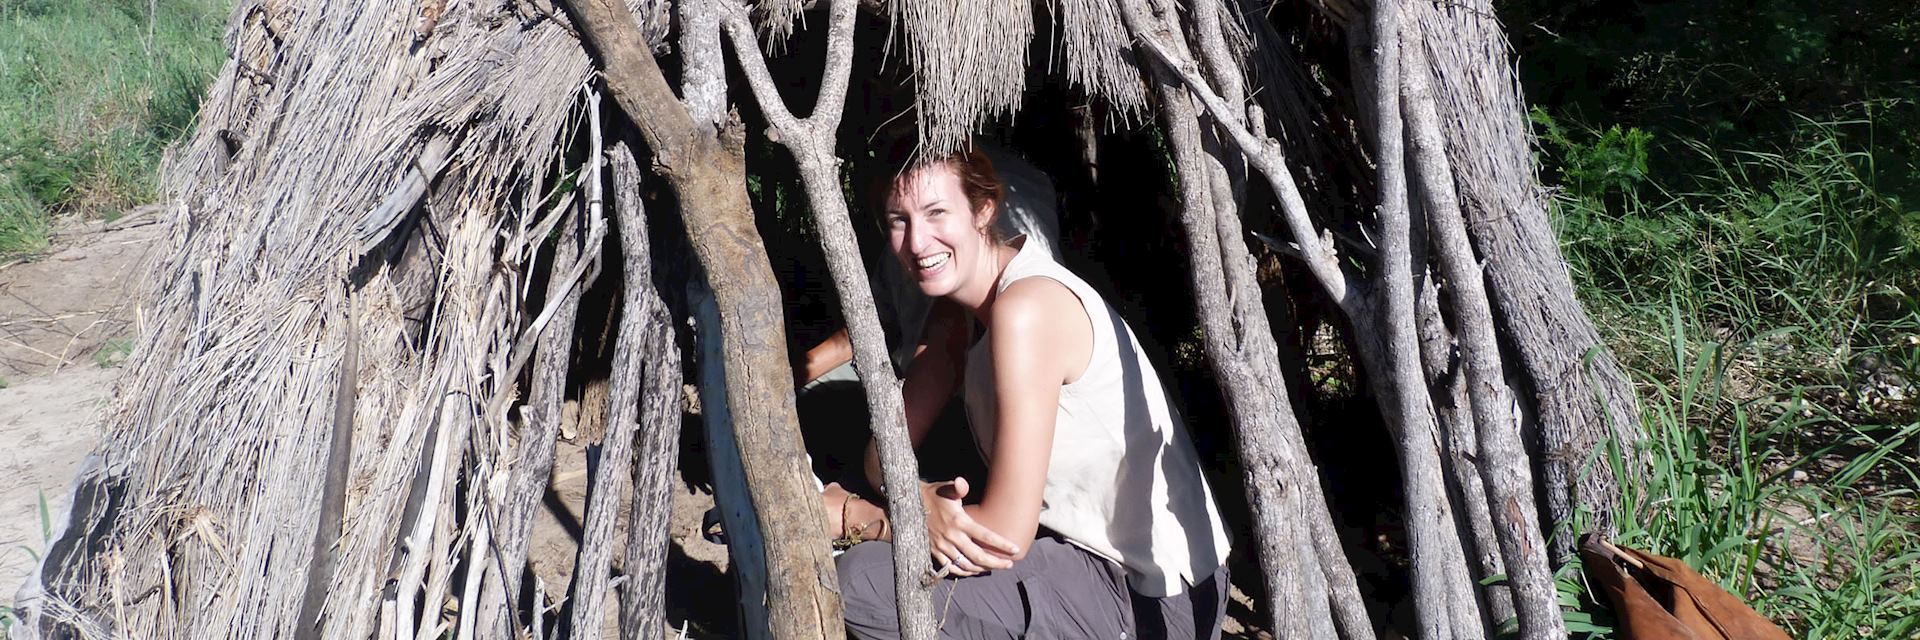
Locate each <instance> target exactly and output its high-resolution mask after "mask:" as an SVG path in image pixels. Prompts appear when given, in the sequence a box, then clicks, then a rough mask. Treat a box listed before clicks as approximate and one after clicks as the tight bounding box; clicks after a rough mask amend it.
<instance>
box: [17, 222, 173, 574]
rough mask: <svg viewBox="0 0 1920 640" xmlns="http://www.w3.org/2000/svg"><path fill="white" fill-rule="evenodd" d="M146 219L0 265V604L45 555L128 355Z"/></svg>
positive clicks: (155, 232)
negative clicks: (49, 533) (50, 529)
mask: <svg viewBox="0 0 1920 640" xmlns="http://www.w3.org/2000/svg"><path fill="white" fill-rule="evenodd" d="M161 229H162V227H161V226H160V225H158V224H154V220H153V219H152V216H151V215H135V216H130V217H128V218H123V219H122V220H121V221H119V222H117V223H113V224H109V223H104V222H94V223H75V224H69V225H67V226H65V227H63V229H62V231H60V232H58V233H56V235H55V236H54V238H53V242H52V246H51V247H49V248H48V249H47V250H46V251H44V252H41V253H40V254H37V255H34V256H31V257H28V258H12V259H4V260H0V381H4V383H3V384H0V387H4V388H0V444H4V446H0V594H11V593H12V592H13V587H14V586H16V585H19V584H20V583H21V581H22V580H24V579H25V577H26V575H27V574H28V573H29V572H30V570H31V567H32V562H33V558H34V557H35V555H37V554H38V553H40V551H41V550H42V549H43V548H44V546H45V545H44V543H45V540H44V533H43V530H42V526H43V525H44V524H45V519H44V518H43V517H42V515H41V512H40V499H41V497H42V496H44V497H45V499H46V502H47V508H48V513H50V514H54V515H55V517H57V515H58V514H60V513H61V512H62V510H63V509H65V507H66V501H67V498H68V489H69V487H68V484H69V482H70V481H71V480H72V479H73V474H74V472H75V471H76V470H77V469H78V468H79V465H80V461H81V460H83V459H85V458H86V456H87V453H89V452H91V451H92V450H93V447H94V445H95V444H96V443H97V442H98V441H99V420H100V417H101V414H102V412H103V409H105V407H106V403H107V399H108V396H109V393H110V389H111V386H112V384H113V380H114V378H115V376H116V374H117V373H118V372H119V370H118V369H115V368H113V366H114V365H116V364H117V363H118V361H119V360H120V359H122V358H124V356H125V354H126V350H127V349H128V348H129V347H130V346H131V344H132V341H131V337H132V335H133V334H132V332H133V323H134V317H135V315H136V314H135V312H134V304H133V302H132V301H133V299H134V295H133V294H134V287H136V286H138V284H137V283H138V281H139V277H140V275H141V274H142V273H143V271H142V269H141V265H142V264H143V263H144V261H145V259H146V258H147V256H148V254H149V253H150V252H151V251H152V248H153V247H154V246H155V245H157V244H158V242H159V240H160V238H161Z"/></svg>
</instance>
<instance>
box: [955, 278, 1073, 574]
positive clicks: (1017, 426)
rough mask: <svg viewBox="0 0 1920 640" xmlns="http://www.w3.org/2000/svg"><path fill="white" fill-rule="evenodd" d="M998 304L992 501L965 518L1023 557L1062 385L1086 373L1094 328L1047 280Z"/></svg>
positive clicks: (1027, 283) (1036, 520) (992, 333)
mask: <svg viewBox="0 0 1920 640" xmlns="http://www.w3.org/2000/svg"><path fill="white" fill-rule="evenodd" d="M994 305H995V307H994V311H993V320H992V326H991V327H990V329H989V331H988V336H989V340H990V343H989V349H990V350H991V357H992V358H993V372H994V391H995V394H996V396H997V397H998V406H999V416H998V417H999V419H998V420H997V421H996V422H995V424H994V425H993V429H994V436H993V438H992V440H993V451H992V452H991V453H992V463H991V464H990V465H989V467H988V470H987V486H986V495H985V496H984V497H983V498H982V500H981V501H980V504H977V505H971V506H968V507H967V512H968V515H970V516H972V518H973V519H974V520H975V521H977V522H979V523H980V524H983V525H985V526H986V527H987V528H989V529H992V530H993V531H994V532H996V533H998V534H1000V535H1001V536H1002V537H1004V538H1006V539H1007V540H1010V541H1012V542H1013V543H1014V544H1016V545H1018V547H1019V548H1020V550H1021V553H1018V554H1015V557H1014V559H1018V558H1020V557H1024V555H1025V553H1024V552H1025V549H1026V548H1027V547H1028V546H1030V543H1031V542H1032V541H1033V536H1034V532H1035V531H1036V530H1037V529H1038V528H1039V526H1040V502H1041V491H1042V490H1043V489H1044V488H1045V486H1046V478H1047V463H1048V459H1049V457H1050V456H1051V454H1052V451H1053V435H1054V418H1055V416H1056V415H1058V413H1059V409H1060V387H1061V386H1062V385H1065V384H1067V383H1069V382H1072V381H1073V380H1077V379H1079V377H1080V374H1081V373H1084V372H1085V369H1086V365H1087V360H1088V359H1089V357H1090V356H1091V354H1092V352H1093V327H1092V326H1091V324H1090V323H1089V321H1088V320H1087V314H1086V312H1085V310H1084V308H1083V307H1082V306H1081V302H1080V299H1079V297H1077V296H1075V295H1074V294H1073V292H1072V291H1070V290H1068V289H1067V288H1066V286H1065V285H1062V284H1060V283H1059V282H1057V281H1054V280H1052V279H1048V278H1029V279H1024V280H1021V281H1019V282H1016V283H1014V284H1013V285H1012V286H1009V287H1007V289H1006V290H1005V291H1003V292H1001V293H1000V296H999V299H998V300H996V301H995V302H994Z"/></svg>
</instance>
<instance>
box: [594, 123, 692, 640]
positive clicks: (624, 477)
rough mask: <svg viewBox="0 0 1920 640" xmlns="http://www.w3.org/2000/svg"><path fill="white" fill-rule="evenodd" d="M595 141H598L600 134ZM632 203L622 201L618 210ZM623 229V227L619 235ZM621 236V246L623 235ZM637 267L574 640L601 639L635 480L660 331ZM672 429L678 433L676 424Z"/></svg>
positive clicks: (628, 272)
mask: <svg viewBox="0 0 1920 640" xmlns="http://www.w3.org/2000/svg"><path fill="white" fill-rule="evenodd" d="M596 97H597V96H596ZM591 113H592V116H590V117H593V118H595V119H596V120H597V117H598V116H599V109H597V108H596V109H592V110H591ZM589 126H591V127H594V128H596V129H597V128H598V127H599V124H598V123H597V122H590V123H589ZM595 139H596V142H597V141H598V136H595ZM593 153H594V154H595V155H600V154H602V153H604V152H603V151H601V150H600V148H599V146H598V145H595V147H594V149H593ZM594 164H595V165H599V164H600V161H599V160H598V159H596V160H595V161H594ZM593 178H595V179H597V178H599V176H598V175H595V176H593ZM598 188H599V186H598V185H592V186H590V191H597V190H598ZM635 204H636V203H628V202H623V203H622V204H621V206H622V207H627V206H634V205H635ZM625 229H626V228H625V227H624V226H623V227H622V231H623V232H624V231H625ZM645 234H646V231H645V228H644V227H643V228H642V229H641V230H640V235H641V237H642V239H643V240H644V238H645ZM621 237H622V240H623V244H624V241H625V240H626V238H627V234H623V235H622V236H621ZM643 247H644V245H643ZM641 252H642V255H643V256H644V252H645V249H644V248H642V249H641ZM636 269H638V270H639V273H640V274H646V273H647V272H648V270H647V269H646V266H645V263H641V264H640V265H638V266H636V265H634V264H631V263H627V264H624V265H623V269H622V275H623V282H624V284H625V285H626V286H625V287H623V290H622V292H621V297H620V301H621V316H620V326H619V332H618V333H617V334H616V336H615V337H614V348H613V372H612V376H613V379H612V380H611V381H610V383H609V388H608V394H609V397H610V400H609V407H608V415H607V430H606V437H605V438H603V439H602V440H601V442H600V464H599V465H598V468H597V469H596V470H595V471H594V477H593V478H592V490H591V491H589V492H588V501H587V512H586V517H585V522H584V523H582V527H581V528H582V530H583V531H582V533H581V536H580V555H579V559H578V561H576V562H575V563H574V569H573V598H572V603H573V632H572V635H571V636H570V637H572V638H574V639H575V640H598V639H599V638H600V628H601V623H602V621H603V620H604V619H605V610H604V606H605V603H606V601H607V590H608V586H607V583H608V580H609V575H608V572H609V567H610V565H611V563H612V560H613V552H614V549H615V548H616V544H615V540H614V531H613V525H614V522H615V520H616V519H617V518H618V515H619V511H620V505H621V503H622V502H623V501H624V499H625V498H626V497H627V491H628V490H629V489H630V487H629V486H628V485H629V483H631V482H632V480H633V475H632V474H633V471H632V468H633V437H634V432H635V430H636V427H637V423H638V422H639V419H638V418H639V416H638V413H639V408H640V391H641V388H642V384H643V380H642V379H641V377H640V375H641V373H642V369H643V367H644V366H645V365H644V364H643V360H642V359H643V358H644V357H646V354H645V353H643V349H644V348H645V347H646V346H648V345H647V343H648V342H649V338H650V337H652V336H650V335H649V334H650V333H655V332H658V331H659V328H658V327H650V326H648V324H649V323H650V322H657V321H658V320H659V317H658V315H657V314H656V313H654V310H653V309H650V308H649V306H650V304H649V303H654V302H656V301H655V300H649V299H648V294H650V293H652V292H653V289H652V287H651V286H649V285H651V283H650V282H645V281H642V282H639V283H636V282H635V275H636V274H635V270H636ZM636 284H639V285H640V286H635V285H636ZM655 342H657V340H656V341H655ZM653 346H656V347H657V346H658V345H657V344H655V345H653ZM654 374H655V375H659V372H658V371H655V372H654ZM674 427H675V428H676V429H677V428H678V425H674ZM630 526H631V525H630ZM618 546H624V545H618Z"/></svg>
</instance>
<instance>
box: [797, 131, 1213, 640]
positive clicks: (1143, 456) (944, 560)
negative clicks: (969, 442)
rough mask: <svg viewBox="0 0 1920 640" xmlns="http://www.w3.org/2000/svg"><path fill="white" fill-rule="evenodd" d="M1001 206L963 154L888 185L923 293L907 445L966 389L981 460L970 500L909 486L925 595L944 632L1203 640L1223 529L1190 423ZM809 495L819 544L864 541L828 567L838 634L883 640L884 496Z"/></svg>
mask: <svg viewBox="0 0 1920 640" xmlns="http://www.w3.org/2000/svg"><path fill="white" fill-rule="evenodd" d="M1003 197H1004V189H1003V188H1002V186H1001V184H1000V181H999V179H998V177H997V176H996V175H995V173H994V170H993V165H992V163H991V161H989V160H988V159H987V158H986V157H985V155H984V154H982V153H981V152H980V151H978V150H971V149H970V150H964V151H959V152H955V153H953V154H949V155H947V156H945V157H940V158H933V159H923V160H922V161H920V162H918V163H915V164H912V165H909V166H908V167H907V168H906V170H904V171H900V172H898V173H897V174H895V176H894V178H893V179H892V181H891V183H890V184H889V185H888V188H887V196H886V200H885V209H884V211H885V213H884V214H883V216H884V218H883V219H884V221H885V223H886V227H887V229H888V239H889V247H890V248H891V250H892V252H893V255H894V258H895V259H896V260H897V261H898V263H899V265H900V266H901V267H902V269H903V270H904V271H905V272H906V274H907V275H908V277H909V279H911V280H912V281H913V282H915V283H916V284H917V285H918V286H919V289H920V292H921V293H924V294H925V295H927V296H929V297H933V298H936V299H937V300H936V302H935V303H934V308H933V310H932V312H931V317H930V318H929V321H928V323H927V325H926V329H925V332H924V333H923V335H922V340H921V344H920V347H921V350H920V352H919V355H918V356H916V357H915V358H914V360H913V362H912V364H911V365H910V367H909V368H908V373H907V376H906V387H905V391H904V396H905V401H906V414H907V425H908V432H909V435H910V437H911V438H912V439H913V441H914V442H915V443H916V444H918V443H919V442H920V441H921V440H922V439H923V438H924V437H925V436H926V434H927V432H928V430H929V428H930V427H931V425H932V423H933V421H934V420H935V418H936V417H937V415H938V413H939V412H940V409H941V407H942V406H943V405H945V404H946V402H947V401H948V400H949V399H950V398H951V397H952V396H953V395H954V393H955V392H956V391H962V392H963V396H964V398H965V401H966V402H965V404H966V407H967V415H968V421H969V423H970V425H971V428H972V431H973V437H974V440H975V441H976V442H977V443H978V444H979V447H980V450H981V451H982V452H983V453H984V454H985V456H986V458H987V471H986V476H985V478H984V479H985V485H984V487H981V489H982V491H981V495H980V499H979V501H978V502H977V503H973V501H971V500H969V499H968V497H969V495H970V494H971V493H973V492H974V487H973V485H972V484H971V483H969V481H968V479H967V478H964V477H958V478H953V479H952V480H950V481H946V482H936V483H923V484H922V486H920V487H918V489H919V491H920V494H921V498H922V501H923V504H925V505H926V509H927V528H928V533H929V536H930V538H931V541H932V548H933V553H932V555H933V557H932V559H931V560H932V562H933V563H934V565H935V566H937V567H939V574H940V575H941V576H942V578H941V580H940V583H939V584H937V585H936V586H935V594H934V596H935V600H936V601H937V602H938V601H950V602H951V603H952V604H951V605H950V607H948V608H947V611H946V612H945V613H944V615H943V616H942V617H941V620H940V621H939V622H940V628H941V633H942V634H943V637H954V638H994V637H1024V636H1027V635H1034V634H1038V635H1043V636H1044V635H1060V636H1062V637H1127V636H1128V635H1132V634H1136V633H1137V634H1139V635H1141V636H1143V637H1174V638H1194V637H1200V638H1206V637H1214V636H1217V635H1218V633H1219V621H1220V619H1221V616H1222V613H1223V612H1224V602H1225V597H1226V569H1225V567H1224V566H1223V563H1224V562H1225V559H1226V557H1227V553H1228V543H1227V534H1226V530H1225V527H1224V525H1223V524H1222V522H1221V519H1220V516H1219V512H1218V510H1217V509H1216V508H1215V506H1214V503H1213V498H1212V492H1211V490H1210V489H1209V488H1208V487H1207V484H1206V481H1205V480H1204V478H1203V477H1202V476H1201V472H1200V465H1199V461H1198V457H1197V456H1196V454H1195V453H1194V448H1193V445H1192V443H1191V441H1190V440H1189V438H1188V435H1187V432H1186V427H1185V425H1184V424H1183V423H1182V421H1181V419H1180V416H1179V415H1178V414H1177V413H1176V412H1175V411H1173V409H1172V406H1171V404H1170V403H1169V402H1168V399H1167V397H1166V395H1165V393H1164V391H1163V388H1162V386H1161V384H1160V380H1159V376H1158V374H1157V373H1156V372H1155V371H1154V368H1153V366H1152V364H1150V363H1149V362H1148V361H1147V359H1146V357H1145V356H1144V354H1143V353H1142V352H1141V350H1140V349H1139V348H1138V343H1137V341H1136V339H1135V338H1134V335H1133V332H1132V331H1131V330H1130V329H1128V328H1127V326H1126V324H1125V323H1124V322H1123V321H1121V319H1120V317H1119V315H1118V314H1116V313H1115V312H1114V311H1113V309H1112V308H1111V307H1109V306H1107V304H1106V303H1105V302H1104V301H1103V300H1102V299H1101V298H1100V296H1099V295H1098V294H1097V293H1095V292H1094V290H1093V288H1092V287H1090V286H1088V285H1087V283H1086V282H1085V281H1084V280H1082V279H1080V278H1079V277H1078V276H1075V275H1074V274H1073V273H1072V272H1070V271H1068V270H1067V269H1065V268H1064V267H1061V266H1060V265H1059V263H1057V262H1055V261H1054V259H1052V258H1051V257H1049V256H1048V255H1047V253H1046V252H1045V251H1044V250H1041V249H1038V248H1036V247H1037V243H1034V242H1030V241H1029V239H1028V238H1027V237H1025V236H1020V237H1015V238H1012V239H1010V240H1008V239H1002V238H1001V237H999V234H998V233H997V232H996V231H995V225H994V218H995V216H996V210H997V206H996V205H997V204H998V201H999V200H1000V199H1001V198H1003ZM981 330H983V331H981ZM976 333H977V334H978V338H977V339H974V338H975V336H976ZM929 453H931V452H929ZM879 475H880V474H879V469H878V464H877V457H876V456H874V455H872V454H871V453H870V454H869V456H868V464H867V480H868V481H869V482H870V483H872V484H873V485H875V486H879V484H880V483H879ZM822 500H823V501H824V502H825V503H826V507H827V509H826V510H827V512H828V514H829V526H830V527H831V528H832V529H833V531H832V533H833V534H834V535H836V536H839V537H842V538H853V539H864V538H869V537H871V538H874V539H875V540H877V541H878V542H870V543H867V544H859V545H855V546H854V547H853V548H852V549H851V550H849V551H848V553H847V554H845V555H843V556H842V557H841V558H840V560H839V572H840V580H841V582H840V584H841V594H842V597H843V599H844V603H845V607H846V609H845V610H846V616H847V628H848V630H849V631H850V632H852V633H853V634H854V635H856V636H859V637H881V638H884V637H896V636H897V635H898V631H897V626H896V625H897V614H896V612H895V604H894V599H893V598H894V592H893V589H892V581H891V577H892V575H893V567H892V562H893V559H892V558H893V556H892V550H891V549H889V548H888V547H887V545H886V543H885V542H884V541H885V540H886V539H888V538H890V536H891V533H892V531H891V527H890V526H888V524H887V520H886V514H885V512H884V510H882V509H881V507H879V506H878V505H879V503H880V502H881V501H879V500H877V499H875V500H866V499H863V498H861V497H860V496H858V495H856V494H854V493H850V492H849V491H848V490H847V489H845V488H843V487H841V486H839V485H837V484H836V485H830V486H829V487H828V488H827V490H826V491H825V492H824V493H823V495H822Z"/></svg>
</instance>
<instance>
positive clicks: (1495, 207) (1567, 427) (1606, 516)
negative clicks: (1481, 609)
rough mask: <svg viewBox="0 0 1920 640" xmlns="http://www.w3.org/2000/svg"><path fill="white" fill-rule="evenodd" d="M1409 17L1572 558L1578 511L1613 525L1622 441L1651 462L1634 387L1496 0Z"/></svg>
mask: <svg viewBox="0 0 1920 640" xmlns="http://www.w3.org/2000/svg"><path fill="white" fill-rule="evenodd" d="M1408 6H1409V8H1410V11H1409V13H1410V17H1409V19H1410V20H1412V21H1415V22H1419V23H1420V24H1421V25H1422V26H1423V28H1424V29H1425V30H1426V31H1427V33H1429V34H1431V35H1429V37H1428V38H1427V39H1426V41H1427V43H1428V44H1427V50H1428V52H1429V56H1430V58H1431V60H1430V67H1431V69H1432V73H1433V79H1434V91H1433V96H1434V97H1435V99H1436V100H1435V102H1436V107H1437V115H1438V117H1439V122H1440V123H1441V127H1440V129H1441V133H1442V135H1443V137H1444V138H1445V141H1446V147H1447V150H1446V154H1447V157H1448V159H1449V161H1450V162H1451V165H1452V167H1453V177H1454V183H1455V184H1457V185H1458V186H1459V190H1460V197H1459V200H1460V208H1461V212H1462V214H1464V216H1465V218H1466V223H1467V224H1466V228H1467V232H1468V235H1469V237H1470V238H1471V239H1472V241H1473V245H1474V248H1475V249H1477V253H1478V255H1479V256H1480V259H1481V260H1482V261H1484V262H1485V264H1486V267H1485V269H1486V277H1487V285H1488V287H1487V288H1488V292H1489V294H1490V295H1489V296H1488V297H1490V298H1491V299H1492V301H1493V303H1494V309H1495V311H1496V312H1497V313H1498V315H1497V317H1496V318H1495V320H1496V321H1497V323H1498V326H1499V328H1500V329H1501V337H1502V338H1503V340H1504V342H1505V343H1506V344H1507V345H1509V347H1508V349H1507V351H1505V353H1508V354H1511V355H1510V356H1509V358H1510V359H1511V361H1512V365H1513V366H1512V369H1513V370H1514V371H1515V372H1516V373H1518V374H1520V379H1521V381H1522V382H1521V387H1522V389H1521V392H1522V393H1523V394H1525V397H1526V400H1527V402H1526V404H1527V405H1528V406H1529V408H1530V409H1532V411H1531V412H1530V413H1531V415H1532V417H1533V419H1534V420H1535V425H1534V427H1533V432H1534V433H1535V434H1537V443H1536V446H1537V447H1538V449H1537V450H1536V454H1535V455H1537V456H1539V460H1538V461H1537V464H1538V466H1539V468H1540V470H1541V472H1542V477H1541V482H1540V486H1541V487H1542V488H1543V490H1544V492H1545V494H1546V506H1547V516H1548V519H1549V521H1550V522H1554V523H1564V524H1565V525H1567V526H1563V527H1559V528H1556V529H1555V530H1554V531H1552V532H1551V533H1552V534H1553V537H1552V541H1551V542H1552V544H1551V549H1552V552H1553V557H1554V559H1556V561H1558V560H1564V559H1566V558H1569V557H1571V554H1572V550H1573V538H1574V537H1575V536H1576V535H1577V534H1578V532H1576V531H1573V530H1572V529H1571V528H1570V527H1571V524H1572V523H1573V522H1574V518H1575V516H1576V514H1580V513H1584V514H1585V515H1587V516H1589V517H1591V518H1594V519H1595V526H1596V528H1600V529H1611V528H1612V523H1611V519H1612V516H1613V509H1614V508H1615V506H1616V505H1617V504H1618V503H1619V500H1620V487H1619V486H1618V484H1617V483H1616V482H1615V480H1614V475H1613V473H1611V472H1610V471H1609V470H1608V467H1607V465H1608V460H1607V459H1606V458H1605V456H1604V454H1605V452H1606V451H1607V448H1608V443H1613V444H1616V445H1618V446H1619V448H1620V453H1621V457H1622V458H1623V459H1624V460H1626V461H1627V463H1628V464H1627V465H1626V470H1627V473H1628V477H1629V478H1633V477H1636V476H1635V475H1634V474H1635V473H1636V470H1637V469H1638V468H1639V466H1640V465H1639V462H1638V461H1639V456H1640V454H1639V453H1638V451H1639V442H1640V435H1639V434H1640V431H1639V428H1638V425H1639V410H1638V409H1637V408H1636V406H1635V400H1634V397H1633V388H1632V386H1631V385H1630V384H1629V383H1628V381H1627V378H1626V374H1625V373H1624V372H1623V371H1622V370H1621V369H1620V365H1619V363H1618V362H1617V361H1616V360H1614V358H1613V354H1612V353H1611V352H1610V351H1608V350H1607V348H1606V345H1605V344H1604V343H1602V342H1601V340H1600V334H1599V332H1598V331H1596V330H1595V329H1594V326H1593V321H1592V320H1590V319H1588V318H1587V314H1586V311H1585V310H1584V309H1583V308H1582V307H1581V306H1580V301H1579V300H1577V299H1575V298H1574V288H1573V280H1572V276H1571V274H1570V272H1569V271H1568V270H1567V262H1566V259H1565V258H1564V257H1562V256H1561V254H1560V244H1559V240H1558V236H1556V235H1555V234H1554V232H1553V227H1552V226H1551V225H1550V224H1549V223H1548V220H1547V196H1546V193H1545V191H1544V190H1543V189H1542V188H1541V187H1540V182H1539V179H1538V177H1537V175H1536V172H1535V169H1534V165H1533V155H1532V151H1533V145H1532V142H1533V137H1532V133H1531V130H1530V129H1529V128H1528V120H1527V111H1526V105H1525V103H1524V101H1523V100H1522V96H1521V93H1520V86H1519V79H1518V77H1517V76H1516V75H1515V74H1514V70H1513V64H1512V63H1511V61H1510V57H1509V49H1508V46H1507V39H1506V35H1505V33H1504V32H1503V31H1502V30H1501V29H1500V24H1499V22H1498V21H1497V20H1496V19H1495V18H1494V8H1493V5H1492V4H1491V3H1489V2H1486V1H1485V0H1472V1H1468V2H1458V3H1448V4H1438V5H1437V4H1434V3H1431V2H1413V3H1410V4H1409V5H1408Z"/></svg>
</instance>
